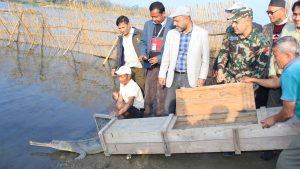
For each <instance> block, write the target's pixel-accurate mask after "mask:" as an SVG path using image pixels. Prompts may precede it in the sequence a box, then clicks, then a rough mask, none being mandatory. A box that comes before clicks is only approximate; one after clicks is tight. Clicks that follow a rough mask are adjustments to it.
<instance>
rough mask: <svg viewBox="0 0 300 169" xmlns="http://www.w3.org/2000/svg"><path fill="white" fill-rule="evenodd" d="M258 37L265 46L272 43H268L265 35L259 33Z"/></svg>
mask: <svg viewBox="0 0 300 169" xmlns="http://www.w3.org/2000/svg"><path fill="white" fill-rule="evenodd" d="M257 37H258V39H259V40H260V42H261V43H262V44H263V45H265V46H270V42H269V41H268V39H267V38H266V37H265V35H264V34H263V33H258V34H257Z"/></svg>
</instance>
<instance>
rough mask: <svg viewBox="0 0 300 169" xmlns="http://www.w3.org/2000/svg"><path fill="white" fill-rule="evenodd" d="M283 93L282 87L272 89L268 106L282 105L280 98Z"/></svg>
mask: <svg viewBox="0 0 300 169" xmlns="http://www.w3.org/2000/svg"><path fill="white" fill-rule="evenodd" d="M281 94H282V90H281V88H278V89H270V90H269V97H268V103H267V107H280V106H282V100H281V99H280V97H281Z"/></svg>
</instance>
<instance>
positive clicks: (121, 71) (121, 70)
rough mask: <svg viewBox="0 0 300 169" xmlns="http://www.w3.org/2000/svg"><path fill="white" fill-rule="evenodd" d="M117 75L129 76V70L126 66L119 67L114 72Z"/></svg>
mask: <svg viewBox="0 0 300 169" xmlns="http://www.w3.org/2000/svg"><path fill="white" fill-rule="evenodd" d="M116 74H117V75H125V74H128V75H131V69H130V67H128V66H121V67H120V68H119V69H118V70H117V71H116Z"/></svg>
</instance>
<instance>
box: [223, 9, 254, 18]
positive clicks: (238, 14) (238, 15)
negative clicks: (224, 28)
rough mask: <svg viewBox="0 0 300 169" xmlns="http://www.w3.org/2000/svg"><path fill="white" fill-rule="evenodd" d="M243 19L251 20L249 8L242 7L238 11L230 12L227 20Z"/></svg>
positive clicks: (251, 14)
mask: <svg viewBox="0 0 300 169" xmlns="http://www.w3.org/2000/svg"><path fill="white" fill-rule="evenodd" d="M245 17H250V18H253V11H252V9H251V8H247V7H243V8H240V9H236V10H234V11H233V12H232V16H231V17H229V18H227V20H231V21H237V20H239V19H241V18H245Z"/></svg>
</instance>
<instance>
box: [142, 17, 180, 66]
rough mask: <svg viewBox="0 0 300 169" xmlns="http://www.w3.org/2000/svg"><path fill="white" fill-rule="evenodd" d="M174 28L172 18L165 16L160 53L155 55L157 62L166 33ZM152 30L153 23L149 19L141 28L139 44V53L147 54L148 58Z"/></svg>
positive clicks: (159, 58)
mask: <svg viewBox="0 0 300 169" xmlns="http://www.w3.org/2000/svg"><path fill="white" fill-rule="evenodd" d="M174 28H175V26H174V24H173V19H171V18H169V17H167V23H166V25H165V28H164V34H163V46H162V49H161V55H159V56H157V58H158V61H159V64H160V62H161V57H162V54H163V51H164V44H165V40H166V37H167V33H168V32H169V30H171V29H174ZM153 31H154V23H153V21H152V20H149V21H147V22H146V23H145V25H144V30H143V34H142V39H141V44H140V55H144V56H147V57H148V58H149V52H150V43H151V39H152V35H153Z"/></svg>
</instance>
